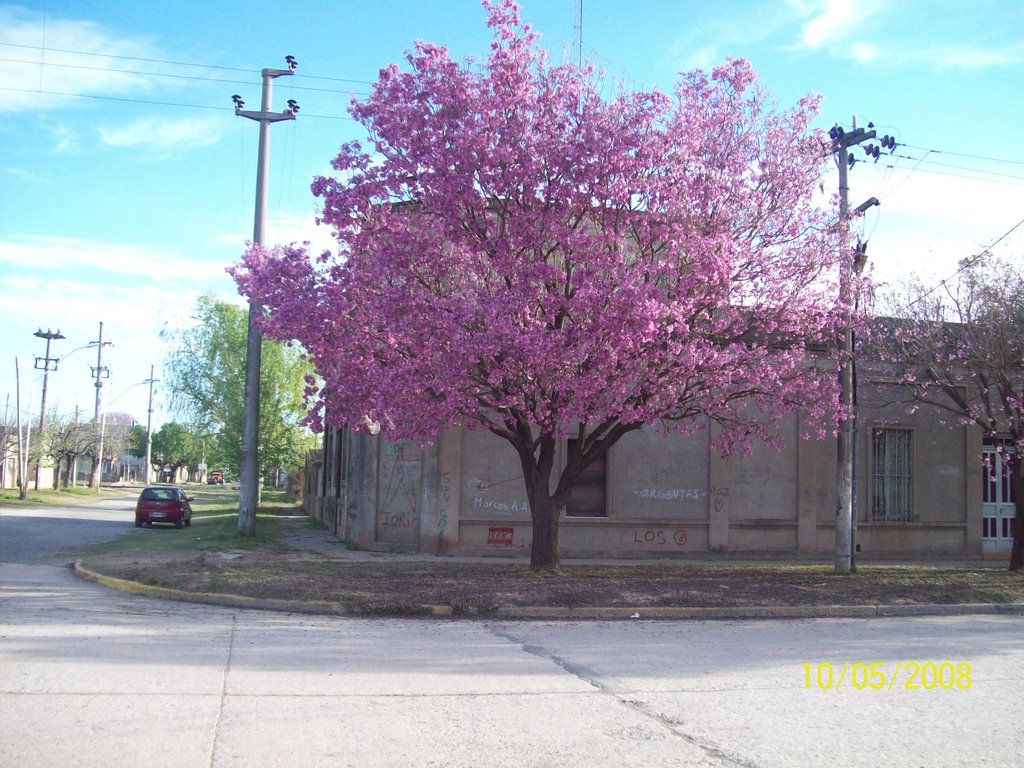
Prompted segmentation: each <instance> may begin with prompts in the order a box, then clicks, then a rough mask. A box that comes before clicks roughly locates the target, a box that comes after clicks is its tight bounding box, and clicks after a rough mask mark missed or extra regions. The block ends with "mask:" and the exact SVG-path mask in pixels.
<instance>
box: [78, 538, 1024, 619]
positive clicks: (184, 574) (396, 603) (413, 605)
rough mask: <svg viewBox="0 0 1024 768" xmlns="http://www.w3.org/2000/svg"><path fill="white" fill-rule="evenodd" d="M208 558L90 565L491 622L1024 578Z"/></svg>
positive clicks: (908, 594)
mask: <svg viewBox="0 0 1024 768" xmlns="http://www.w3.org/2000/svg"><path fill="white" fill-rule="evenodd" d="M225 555H230V553H219V552H207V553H202V554H197V555H191V556H189V557H181V556H179V557H176V558H175V557H167V558H160V560H159V561H151V560H147V561H146V562H144V563H142V562H138V561H128V560H125V559H124V558H118V557H101V558H95V559H90V560H88V561H87V562H86V566H87V567H88V568H90V569H91V570H95V571H98V572H100V573H103V574H106V575H109V576H115V577H118V578H123V579H129V580H132V581H137V582H140V583H144V584H151V585H157V586H163V587H170V588H174V589H180V590H184V591H188V592H213V593H222V594H233V595H243V596H249V597H258V598H274V599H287V600H307V601H329V602H333V603H339V604H341V605H343V606H345V607H346V608H348V609H349V610H353V611H359V612H370V613H385V614H404V613H416V612H420V610H421V606H422V605H424V604H430V605H444V606H451V607H452V609H453V610H454V612H455V613H457V614H460V613H472V614H477V615H483V616H487V615H492V614H494V613H495V612H496V611H497V609H498V608H500V607H502V606H519V607H521V606H530V607H533V606H542V607H543V606H550V607H567V608H584V607H602V608H632V609H636V610H640V609H644V608H648V609H649V608H654V607H718V608H728V607H741V606H742V607H747V606H753V607H765V606H825V605H898V604H908V605H912V604H968V603H1018V602H1024V574H1021V573H1010V572H1008V571H1005V570H1001V569H994V568H977V569H972V568H953V567H928V566H917V565H914V566H871V565H868V566H861V567H860V568H859V570H858V573H856V574H854V575H849V576H837V575H835V574H834V573H832V569H831V567H828V566H793V565H776V564H772V565H757V566H749V565H714V566H707V565H678V564H654V565H652V564H643V565H626V566H612V565H607V566H606V565H584V566H568V567H563V569H562V573H561V574H560V575H545V574H538V573H535V572H532V571H530V570H529V568H528V567H527V566H526V565H521V564H508V563H494V564H490V563H461V562H452V561H438V562H415V563H409V562H382V563H373V562H338V561H335V560H331V559H329V558H325V557H320V556H316V555H310V554H308V553H296V552H288V551H279V550H274V551H266V550H260V551H255V552H250V553H246V554H244V555H243V556H240V557H233V556H225Z"/></svg>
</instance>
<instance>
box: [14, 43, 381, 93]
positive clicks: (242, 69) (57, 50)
mask: <svg viewBox="0 0 1024 768" xmlns="http://www.w3.org/2000/svg"><path fill="white" fill-rule="evenodd" d="M0 46H6V47H8V48H21V49H26V50H32V51H40V52H42V53H67V54H71V55H74V56H94V57H97V58H103V59H114V60H118V61H141V62H145V63H147V64H166V65H168V66H174V67H196V68H197V69H219V70H223V71H226V72H245V73H246V74H254V73H256V74H258V73H259V72H261V70H259V69H251V68H246V67H228V66H223V65H220V64H201V63H198V62H194V61H171V60H168V59H151V58H145V57H142V56H122V55H118V54H113V53H96V52H94V51H75V50H70V49H67V48H48V47H44V46H39V45H24V44H20V43H0ZM23 63H25V64H35V65H42V66H75V65H71V64H62V65H58V64H55V63H52V62H48V61H25V62H23ZM109 71H111V72H120V71H123V70H117V69H111V70H109ZM151 74H154V75H156V74H158V73H155V72H154V73H151ZM300 77H305V78H309V79H310V80H329V81H332V82H339V83H356V84H358V85H374V82H373V81H371V80H353V79H351V78H344V77H328V76H325V75H301V76H300ZM197 79H206V78H197Z"/></svg>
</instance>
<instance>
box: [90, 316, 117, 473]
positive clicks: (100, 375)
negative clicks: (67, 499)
mask: <svg viewBox="0 0 1024 768" xmlns="http://www.w3.org/2000/svg"><path fill="white" fill-rule="evenodd" d="M89 346H90V347H96V366H95V367H94V368H93V369H92V375H93V376H95V377H96V409H95V414H94V416H93V418H94V419H95V421H96V424H97V425H98V426H99V430H100V434H99V441H98V442H97V444H96V459H95V461H94V462H93V465H92V476H93V482H94V483H95V486H94V487H95V488H96V490H97V491H98V490H100V486H101V485H102V483H103V420H102V414H103V379H107V378H110V369H109V368H107V367H106V366H105V365H103V348H104V347H112V346H114V345H113V343H111V342H109V341H104V340H103V323H100V338H99V341H90V342H89Z"/></svg>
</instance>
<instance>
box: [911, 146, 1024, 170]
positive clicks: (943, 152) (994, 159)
mask: <svg viewBox="0 0 1024 768" xmlns="http://www.w3.org/2000/svg"><path fill="white" fill-rule="evenodd" d="M899 146H902V147H906V148H907V149H923V150H924V151H926V152H934V153H935V154H939V155H955V156H956V157H969V158H971V159H972V160H988V161H990V162H993V163H1011V164H1013V165H1024V160H1008V159H1006V158H1004V157H986V156H985V155H970V154H967V153H965V152H950V151H948V150H945V149H929V148H928V147H915V146H914V145H913V144H901V145H899Z"/></svg>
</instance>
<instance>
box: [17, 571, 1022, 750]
mask: <svg viewBox="0 0 1024 768" xmlns="http://www.w3.org/2000/svg"><path fill="white" fill-rule="evenodd" d="M0 617H2V618H0V766H4V767H5V768H6V767H7V766H11V767H12V768H13V767H14V766H18V767H19V768H21V767H22V766H32V767H33V768H49V767H50V766H54V767H56V766H60V768H65V766H68V765H77V766H86V767H91V766H103V768H119V767H120V766H133V767H134V766H137V765H140V764H142V765H146V766H147V768H148V767H150V766H152V767H154V768H160V767H162V766H168V767H171V766H173V767H174V768H182V767H185V768H190V767H191V766H204V767H209V768H234V767H235V766H245V768H260V767H262V766H268V767H269V766H275V767H278V766H284V767H285V768H287V767H289V766H303V768H307V767H313V768H316V767H318V766H325V767H326V766H331V767H332V768H333V767H336V766H353V767H355V766H358V767H359V768H378V767H380V768H384V767H385V766H387V767H390V766H450V767H451V768H470V767H472V768H479V767H480V766H484V767H489V766H498V767H504V766H509V767H512V766H515V768H534V767H536V768H541V767H545V768H547V767H559V768H560V767H563V766H564V767H566V768H575V767H576V766H579V767H580V768H582V767H584V766H586V768H593V766H643V767H644V768H650V767H651V766H732V767H736V766H741V767H742V768H783V767H785V768H791V767H796V768H801V767H803V766H814V767H816V768H817V767H820V766H830V765H835V766H843V767H844V768H861V767H863V768H868V767H872V768H876V767H878V766H901V767H902V766H917V765H920V766H923V765H927V766H933V767H934V766H938V767H942V766H977V765H986V766H997V767H1001V766H1017V765H1019V759H1020V755H1021V753H1022V750H1024V731H1022V730H1021V729H1020V728H1019V727H1018V725H1017V721H1018V719H1019V713H1020V712H1022V711H1024V685H1022V683H1024V671H1022V670H1024V618H1022V617H1020V616H976V617H930V618H921V617H917V618H890V619H886V620H884V621H881V620H861V619H816V620H796V621H786V622H747V621H743V622H735V621H712V622H706V621H688V622H659V621H644V620H639V621H632V622H623V621H613V622H606V621H586V622H574V621H560V622H544V621H540V622H533V621H530V622H526V621H447V620H401V619H360V618H353V617H333V616H310V615H301V614H288V613H281V612H276V613H272V612H265V611H254V610H239V609H232V608H223V607H211V606H205V605H196V604H190V603H178V602H166V601H162V600H153V599H151V598H145V597H139V596H136V595H131V594H126V593H122V592H117V591H113V590H107V589H103V588H100V587H98V586H96V585H95V584H90V583H88V582H85V581H82V580H79V579H75V578H74V577H73V575H72V574H71V573H70V572H69V571H68V570H67V569H66V568H59V567H55V566H38V565H12V564H2V565H0ZM915 661H916V662H917V663H919V664H921V663H928V662H931V663H932V664H933V665H934V666H935V667H936V668H938V667H941V665H942V664H943V663H949V664H958V665H959V664H967V665H969V667H970V669H969V673H967V674H968V677H966V678H964V677H961V678H960V679H959V680H957V679H954V678H953V677H949V678H948V679H946V680H944V681H937V680H936V679H935V678H934V677H933V678H932V679H931V681H930V682H928V681H922V680H921V679H920V678H918V679H917V680H916V687H913V686H911V687H908V683H915V681H914V680H911V679H910V676H909V675H908V674H907V672H906V669H907V667H906V665H907V664H908V663H909V662H915ZM858 662H860V663H861V664H866V663H869V662H873V663H880V664H883V665H884V670H885V672H886V674H887V675H889V676H890V678H891V679H892V680H893V682H894V685H893V686H892V687H891V688H889V689H882V690H873V689H870V688H868V687H867V686H866V685H865V680H864V679H863V676H862V679H861V680H860V683H859V684H858V682H857V679H856V678H854V679H851V678H849V677H847V678H846V681H847V682H846V685H845V686H838V687H835V686H833V687H829V688H826V687H823V686H822V685H821V682H822V681H823V678H822V677H821V676H820V674H819V672H818V670H819V668H820V667H822V665H826V664H827V665H830V668H834V669H835V673H836V677H838V675H839V671H840V669H841V668H842V667H843V665H844V663H852V664H854V665H856V664H857V663H858ZM805 665H810V666H809V667H808V668H805ZM898 665H902V667H899V666H898ZM899 668H902V669H903V670H904V671H903V672H902V673H899V672H897V670H898V669H899ZM807 669H812V670H813V671H814V674H813V676H812V677H811V678H808V673H807ZM922 682H925V683H927V684H926V685H922V684H921V683H922Z"/></svg>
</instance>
